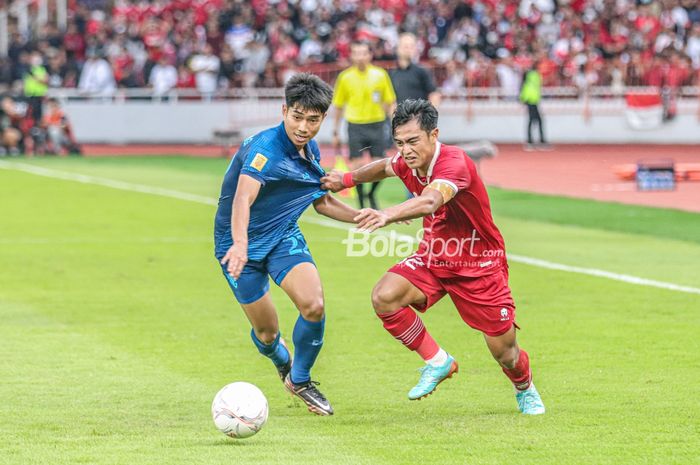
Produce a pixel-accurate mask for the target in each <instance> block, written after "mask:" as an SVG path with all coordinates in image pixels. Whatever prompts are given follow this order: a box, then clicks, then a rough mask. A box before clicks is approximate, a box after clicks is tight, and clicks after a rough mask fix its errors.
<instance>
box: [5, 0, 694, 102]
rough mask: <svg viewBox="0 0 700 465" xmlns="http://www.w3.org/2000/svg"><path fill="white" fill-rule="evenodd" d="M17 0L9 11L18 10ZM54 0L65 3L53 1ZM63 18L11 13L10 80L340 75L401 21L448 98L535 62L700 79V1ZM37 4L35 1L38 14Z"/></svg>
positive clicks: (215, 5) (127, 6)
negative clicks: (357, 52)
mask: <svg viewBox="0 0 700 465" xmlns="http://www.w3.org/2000/svg"><path fill="white" fill-rule="evenodd" d="M12 3H13V2H10V4H9V9H8V10H9V11H10V12H12V11H13V9H12ZM49 4H50V5H53V2H49ZM68 5H69V11H68V21H67V27H66V29H65V30H59V28H58V27H57V26H56V24H55V22H52V21H49V22H48V23H47V24H44V25H40V26H36V25H34V24H33V22H29V25H30V27H28V28H27V30H20V26H19V24H20V23H21V22H18V21H16V20H15V18H14V17H13V16H12V13H11V14H10V22H9V31H8V34H9V53H8V56H7V57H4V58H0V87H4V88H12V87H13V86H19V84H18V83H22V82H23V80H24V76H25V75H26V73H27V72H28V70H29V69H30V68H31V67H32V66H34V65H35V63H36V59H35V58H34V57H33V53H34V52H36V53H37V54H38V55H37V56H38V57H39V60H38V61H40V62H41V64H42V65H43V67H44V68H45V69H46V72H47V75H48V81H47V85H48V86H49V87H77V88H78V89H79V90H80V91H82V92H84V93H86V94H90V95H111V94H112V93H114V91H115V89H117V88H133V87H151V88H152V89H153V92H154V94H156V95H165V94H167V93H168V92H169V91H170V90H171V89H173V88H196V89H197V90H198V91H199V92H200V93H201V94H202V95H203V96H205V97H208V96H212V95H214V94H215V93H216V92H217V91H218V90H220V89H227V88H237V87H278V86H282V85H283V84H284V82H285V81H286V79H288V78H289V76H291V75H292V74H293V73H295V72H297V71H298V70H301V69H303V70H309V71H312V72H314V71H315V72H317V73H319V75H321V76H322V77H324V78H325V79H327V80H329V81H332V80H334V78H335V76H336V74H337V71H338V70H340V69H342V68H344V67H345V66H347V65H348V61H349V54H350V43H351V41H352V40H353V39H361V40H366V41H368V42H369V43H370V44H371V46H372V51H373V54H374V60H375V62H379V63H381V62H382V61H386V62H391V60H393V59H394V57H395V56H394V53H395V46H396V42H397V39H398V36H399V34H400V33H401V32H403V31H409V32H413V33H415V34H416V36H417V37H418V39H419V44H418V46H419V50H420V59H421V61H422V62H423V63H424V64H426V65H428V67H430V68H432V69H433V72H434V75H435V78H436V81H437V84H438V85H439V86H440V87H441V90H442V93H443V95H447V96H449V95H451V94H458V93H459V92H460V90H462V89H464V88H465V87H500V88H501V89H502V90H503V92H504V93H506V95H513V96H515V95H517V92H518V87H519V85H520V82H521V76H522V74H523V72H524V71H526V70H527V69H529V67H530V66H531V64H532V63H533V62H534V61H535V60H537V62H538V63H539V71H540V73H541V74H542V79H543V85H545V86H578V87H580V88H581V87H588V86H598V85H603V86H624V85H650V86H671V87H677V86H681V85H695V84H698V73H699V72H700V0H680V1H673V0H637V1H634V0H504V1H498V0H466V1H458V0H252V1H250V0H248V1H242V0H174V1H165V0H150V1H149V0H116V1H114V2H111V1H110V2H107V1H104V0H70V1H69V3H68ZM32 8H36V5H33V4H30V13H31V12H32V11H34V10H32Z"/></svg>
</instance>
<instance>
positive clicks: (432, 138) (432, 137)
mask: <svg viewBox="0 0 700 465" xmlns="http://www.w3.org/2000/svg"><path fill="white" fill-rule="evenodd" d="M439 134H440V130H439V129H438V128H435V129H433V130H432V131H430V142H435V141H436V140H437V138H438V135H439Z"/></svg>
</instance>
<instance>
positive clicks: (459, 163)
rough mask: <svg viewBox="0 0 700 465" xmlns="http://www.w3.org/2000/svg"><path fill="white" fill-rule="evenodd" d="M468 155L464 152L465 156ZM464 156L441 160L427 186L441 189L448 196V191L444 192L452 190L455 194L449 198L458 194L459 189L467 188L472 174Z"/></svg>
mask: <svg viewBox="0 0 700 465" xmlns="http://www.w3.org/2000/svg"><path fill="white" fill-rule="evenodd" d="M466 156H467V155H466V154H463V157H466ZM463 157H449V158H448V159H443V160H439V162H438V163H437V164H436V166H435V169H434V170H433V175H432V176H431V179H430V184H428V186H427V187H430V188H431V189H435V190H438V191H440V193H441V194H443V197H446V195H445V194H446V193H447V192H443V191H444V190H445V189H449V190H452V192H453V194H452V195H451V196H449V198H452V197H454V196H455V195H457V193H458V192H459V191H462V190H464V189H467V188H468V187H469V184H470V183H471V175H470V174H469V168H467V164H466V163H465V162H464V158H463ZM446 198H447V197H446Z"/></svg>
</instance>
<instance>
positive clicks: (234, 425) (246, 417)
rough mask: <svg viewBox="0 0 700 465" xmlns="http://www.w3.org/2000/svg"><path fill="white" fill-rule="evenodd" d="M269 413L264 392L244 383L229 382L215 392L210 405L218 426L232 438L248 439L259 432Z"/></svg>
mask: <svg viewBox="0 0 700 465" xmlns="http://www.w3.org/2000/svg"><path fill="white" fill-rule="evenodd" d="M267 414H268V407H267V399H266V398H265V394H263V393H262V391H261V390H260V389H258V388H257V387H256V386H254V385H252V384H250V383H245V382H237V383H231V384H227V385H226V386H224V387H223V388H221V390H220V391H219V392H217V393H216V396H215V397H214V402H212V404H211V415H212V417H213V418H214V424H215V425H216V427H217V429H218V430H219V431H221V432H222V433H224V434H225V435H227V436H230V437H232V438H238V439H243V438H248V437H250V436H252V435H254V434H255V433H257V432H258V431H260V428H262V427H263V425H264V424H265V422H266V421H267Z"/></svg>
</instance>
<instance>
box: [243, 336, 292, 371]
mask: <svg viewBox="0 0 700 465" xmlns="http://www.w3.org/2000/svg"><path fill="white" fill-rule="evenodd" d="M280 335H281V334H280V333H279V332H278V333H277V337H276V338H275V340H274V341H272V344H270V345H267V344H265V343H264V342H262V341H261V340H260V339H258V337H257V336H256V335H255V331H254V330H252V329H251V330H250V338H251V339H252V340H253V344H255V347H257V348H258V352H260V353H261V354H263V355H264V356H265V357H267V358H269V359H270V360H272V363H274V364H275V365H276V366H282V365H284V364H285V363H287V362H288V361H289V352H288V351H287V349H286V348H285V347H284V346H283V345H282V344H280Z"/></svg>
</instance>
